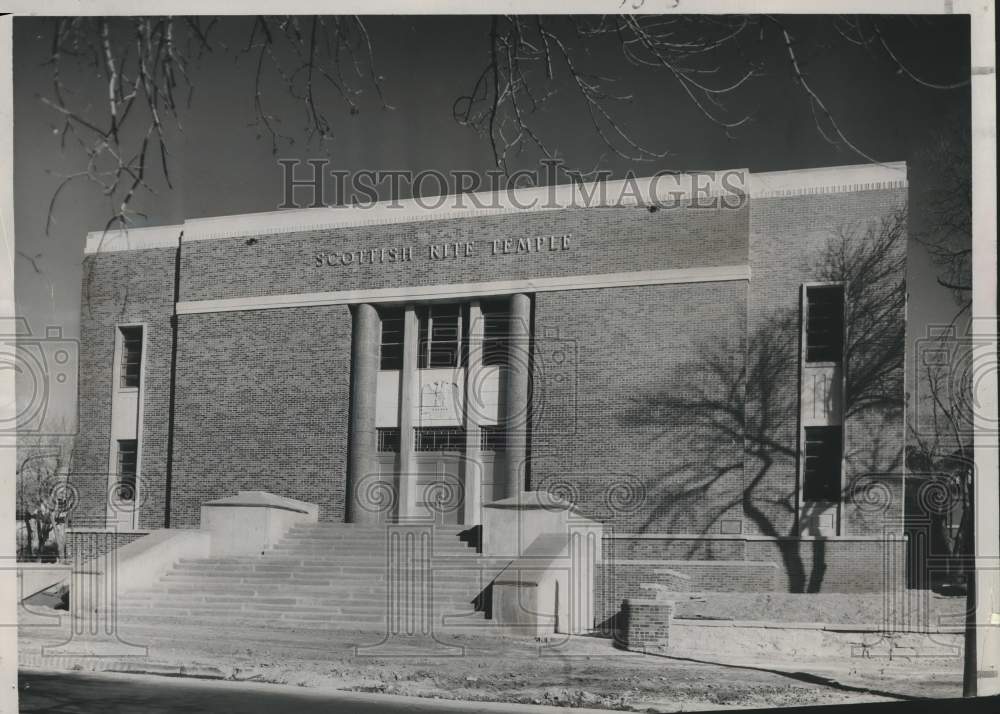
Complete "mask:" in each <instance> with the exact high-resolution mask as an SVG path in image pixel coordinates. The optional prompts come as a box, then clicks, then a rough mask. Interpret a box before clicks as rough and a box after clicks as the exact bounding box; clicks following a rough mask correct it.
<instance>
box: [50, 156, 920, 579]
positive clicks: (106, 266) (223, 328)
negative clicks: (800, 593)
mask: <svg viewBox="0 0 1000 714" xmlns="http://www.w3.org/2000/svg"><path fill="white" fill-rule="evenodd" d="M706 176H707V175H701V177H700V178H699V177H698V175H693V176H688V175H684V176H679V177H678V176H674V177H667V178H665V179H663V180H658V179H657V178H655V177H654V178H653V179H644V180H641V181H634V182H632V183H631V185H629V184H628V182H624V183H623V182H618V183H609V184H606V185H605V188H606V189H607V195H606V196H605V195H603V194H602V195H598V196H597V197H596V198H595V197H593V196H591V197H590V199H589V200H588V201H586V202H585V203H586V205H583V203H584V202H582V201H580V200H579V199H580V198H581V196H584V195H586V194H589V193H593V192H594V189H595V187H594V186H586V187H576V188H575V189H574V188H571V187H562V188H560V189H558V190H555V191H554V192H552V191H549V190H548V189H537V190H523V191H518V192H515V195H514V199H511V196H507V197H506V198H504V199H502V200H501V202H500V203H499V204H492V203H485V207H482V206H477V205H475V204H473V202H471V201H470V202H466V203H464V205H462V206H456V205H454V204H455V201H446V202H441V205H437V206H435V207H431V208H421V207H419V206H418V205H417V204H416V203H415V202H412V201H411V202H401V203H400V205H399V206H398V207H392V206H389V205H385V204H379V205H378V206H375V207H372V208H368V209H362V208H330V209H325V208H323V209H306V210H294V211H278V212H272V213H263V214H252V215H241V216H226V217H218V218H204V219H194V220H188V221H185V222H184V223H183V224H182V225H176V226H163V227H156V228H143V229H136V230H130V231H128V232H127V233H126V234H117V233H109V234H102V233H92V234H90V235H89V236H88V237H87V246H86V256H85V280H84V286H83V293H84V295H83V308H82V317H81V321H82V322H81V345H80V355H81V367H80V385H81V386H80V400H79V423H80V434H79V438H78V442H77V445H76V450H75V454H74V470H75V472H74V475H73V482H74V484H75V488H76V489H77V492H78V494H79V503H78V505H77V507H76V509H75V511H74V514H73V517H72V525H73V527H74V533H75V535H76V537H77V539H78V541H77V542H80V541H79V539H80V538H82V537H83V535H84V534H86V532H87V531H89V530H98V531H100V530H105V529H108V528H112V529H114V530H116V531H117V533H118V535H117V536H116V537H117V538H118V539H119V541H118V542H127V541H128V540H130V539H131V538H134V537H137V536H138V535H139V534H141V533H144V532H148V531H149V530H150V529H156V528H164V527H171V528H185V527H194V526H197V524H198V514H199V508H200V505H201V504H202V503H204V502H206V501H209V500H212V499H216V498H220V497H224V496H227V495H231V494H234V493H236V492H237V491H240V490H264V491H270V492H272V493H275V494H278V495H282V496H287V497H291V498H295V499H299V500H302V501H308V502H310V503H315V504H317V505H318V506H319V518H320V520H321V521H323V520H325V521H343V520H345V519H346V520H349V521H356V522H373V521H381V520H385V521H392V520H397V519H417V520H419V519H428V520H436V521H438V522H444V523H451V524H464V525H467V526H469V527H470V528H471V527H473V526H475V525H477V524H479V523H480V513H481V508H482V506H483V504H486V503H490V502H492V501H495V500H497V499H501V498H504V497H508V496H511V495H514V494H516V493H518V492H520V491H522V490H525V489H528V490H542V491H548V492H551V493H554V494H556V495H558V496H560V497H562V498H564V499H567V500H569V501H572V502H573V503H574V504H576V506H577V508H578V509H580V511H581V512H583V513H584V514H586V515H587V516H588V517H590V518H593V519H595V520H599V521H602V522H603V523H604V524H605V553H606V556H607V557H608V558H610V559H611V560H614V561H617V562H618V564H619V566H620V569H619V570H618V573H619V574H620V577H621V578H623V579H629V578H632V579H641V578H642V577H645V576H646V575H647V573H648V570H649V569H650V568H653V567H657V566H658V564H662V563H663V562H665V561H677V560H687V561H691V562H693V563H706V562H708V561H716V567H714V569H713V570H712V573H713V574H712V575H711V578H715V579H716V580H717V581H719V587H721V588H723V589H724V588H725V581H727V580H730V579H734V578H735V579H737V580H738V579H739V578H744V580H745V582H750V583H752V582H753V579H754V578H759V577H761V575H760V568H759V567H757V566H758V565H759V564H760V563H771V564H773V573H772V572H771V571H767V572H766V573H765V575H766V577H768V578H773V579H774V583H776V585H775V587H777V588H778V589H785V588H787V589H791V590H866V589H867V590H875V589H880V588H882V587H883V586H884V580H885V578H886V577H897V571H896V570H895V568H896V567H897V565H899V566H901V563H902V552H903V545H902V540H901V533H902V519H903V514H902V507H903V506H902V502H903V499H902V493H903V491H902V451H903V442H904V427H903V424H904V420H903V383H902V374H903V354H902V349H903V340H902V337H903V330H904V326H905V292H904V287H903V279H904V273H905V250H906V246H905V242H906V234H905V222H904V220H903V218H904V217H905V207H906V201H907V181H906V168H905V165H904V164H888V165H865V166H844V167H833V168H822V169H811V170H800V171H782V172H774V173H762V174H751V173H749V172H747V171H732V172H717V173H716V174H714V175H711V176H708V178H706ZM699 180H700V181H703V182H704V185H699V184H698V181H699ZM599 193H600V192H599ZM553 197H555V199H556V200H552V199H553ZM573 197H576V199H578V200H576V201H574V200H573ZM534 199H542V200H539V201H537V202H536V203H535V204H534V205H531V206H527V207H526V205H525V204H530V203H531V202H532V200H534ZM515 203H516V205H515ZM72 535H73V534H71V539H70V542H72ZM727 564H728V565H727ZM741 564H743V565H741ZM887 564H888V566H887ZM730 566H731V567H730ZM616 577H618V576H616ZM746 579H749V580H746ZM748 587H752V584H751V585H750V586H748Z"/></svg>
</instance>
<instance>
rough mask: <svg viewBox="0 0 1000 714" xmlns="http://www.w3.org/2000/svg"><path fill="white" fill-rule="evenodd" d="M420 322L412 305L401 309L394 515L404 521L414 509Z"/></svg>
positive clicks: (414, 511)
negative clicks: (397, 451)
mask: <svg viewBox="0 0 1000 714" xmlns="http://www.w3.org/2000/svg"><path fill="white" fill-rule="evenodd" d="M419 331H420V325H419V321H418V320H417V312H416V309H415V308H414V307H413V305H407V306H406V309H405V311H404V313H403V369H402V370H401V371H400V373H399V468H398V470H397V481H396V495H397V501H396V502H397V511H396V518H397V520H398V521H400V522H405V521H407V520H410V519H411V518H413V516H414V515H415V514H416V510H417V468H416V457H415V451H416V450H415V446H414V439H413V428H414V426H416V424H415V423H414V417H415V416H416V413H417V405H418V403H419V399H420V393H419V390H420V384H419V382H418V379H417V376H418V375H417V355H418V349H419V346H418V340H419Z"/></svg>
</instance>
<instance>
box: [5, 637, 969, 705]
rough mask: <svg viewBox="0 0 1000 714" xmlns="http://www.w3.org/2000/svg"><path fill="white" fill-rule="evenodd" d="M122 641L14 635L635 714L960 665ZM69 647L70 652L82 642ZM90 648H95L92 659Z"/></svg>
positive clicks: (344, 685) (29, 650)
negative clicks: (634, 713) (108, 643)
mask: <svg viewBox="0 0 1000 714" xmlns="http://www.w3.org/2000/svg"><path fill="white" fill-rule="evenodd" d="M119 634H120V637H121V639H122V640H125V641H127V642H129V643H132V644H134V645H138V646H141V647H143V648H145V649H144V650H142V651H141V652H144V653H145V654H144V655H142V654H141V653H140V656H132V657H114V656H112V657H89V658H67V657H51V656H49V657H43V656H42V647H43V646H44V645H49V646H52V645H55V644H57V643H59V642H60V641H61V640H62V639H65V638H66V635H67V632H66V631H64V630H60V629H59V628H39V627H35V626H29V627H23V628H21V633H20V642H19V649H20V652H21V658H22V665H24V666H28V667H35V668H43V669H44V668H49V669H79V670H99V669H103V670H114V671H133V672H159V673H162V674H188V675H191V676H202V677H215V678H223V679H232V680H246V681H261V682H274V683H279V684H288V685H293V686H300V687H317V686H327V687H330V686H332V687H336V688H339V689H344V690H350V691H367V692H382V693H386V694H407V695H413V696H423V697H440V698H446V699H464V700H488V701H506V702H515V703H524V704H528V703H535V704H556V705H563V706H587V707H598V708H607V709H614V710H623V711H644V712H658V711H671V712H672V711H684V710H692V709H710V708H731V707H766V706H802V705H819V704H839V703H858V702H866V701H885V700H898V699H908V698H913V697H949V696H957V695H959V694H960V692H961V672H960V668H959V664H960V663H958V662H954V661H950V660H944V661H942V660H917V661H912V662H900V661H895V662H887V661H879V660H842V661H835V660H824V659H821V658H817V659H816V660H815V661H811V662H809V663H802V662H794V661H790V662H785V663H778V662H775V661H774V660H769V661H767V662H763V661H752V660H745V661H736V660H732V659H730V660H725V661H721V660H707V659H702V658H697V657H685V656H683V655H682V654H678V655H677V656H671V657H666V656H654V655H640V654H635V653H631V652H625V651H622V650H619V649H616V648H615V647H614V646H613V644H612V642H611V641H610V640H607V639H602V638H596V637H576V638H567V639H560V640H554V641H550V642H548V643H539V642H535V641H529V640H515V639H500V638H494V637H480V638H472V637H459V636H450V637H442V638H439V639H433V638H419V637H404V638H396V639H390V640H386V641H381V638H380V636H379V635H378V633H371V632H368V633H359V632H333V633H331V632H320V631H296V630H274V629H261V630H258V631H249V630H246V629H243V630H240V631H239V632H233V631H230V630H225V629H219V630H214V629H205V628H191V629H185V628H178V627H172V628H170V629H169V631H165V630H164V629H162V628H160V629H153V628H142V627H137V626H133V627H130V628H128V629H125V630H122V631H121V632H120V633H119ZM73 644H74V648H75V649H76V650H77V651H79V646H82V645H81V641H80V640H79V639H77V640H76V641H75V642H74V643H73ZM99 645H100V643H95V644H94V651H95V652H96V651H100V649H101V648H100V646H99ZM57 651H58V650H57ZM136 652H140V651H139V650H136Z"/></svg>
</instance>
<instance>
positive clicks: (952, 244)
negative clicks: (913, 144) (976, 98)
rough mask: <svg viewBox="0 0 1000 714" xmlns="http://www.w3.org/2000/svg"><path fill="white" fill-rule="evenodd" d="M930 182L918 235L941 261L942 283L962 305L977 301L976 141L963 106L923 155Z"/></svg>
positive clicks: (961, 309)
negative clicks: (974, 273)
mask: <svg viewBox="0 0 1000 714" xmlns="http://www.w3.org/2000/svg"><path fill="white" fill-rule="evenodd" d="M920 159H921V161H922V163H924V164H926V170H927V171H928V173H929V174H931V175H932V176H930V177H929V179H928V181H927V185H928V186H929V188H928V189H926V190H925V191H924V192H923V194H922V195H921V200H922V202H923V203H924V207H923V208H924V211H925V213H926V220H925V222H924V224H925V225H924V228H923V230H922V232H921V233H920V234H919V235H918V236H917V238H918V239H919V240H920V242H921V244H922V245H923V246H924V248H925V249H926V250H927V252H928V253H929V254H930V256H931V260H933V261H934V263H935V264H936V265H937V266H938V269H939V273H938V277H937V282H938V284H939V285H941V286H942V287H945V288H948V289H949V290H951V291H952V295H953V296H954V298H955V302H956V304H957V305H958V306H959V309H958V311H957V313H956V315H955V317H956V319H957V318H958V317H959V316H961V315H962V314H963V313H964V312H965V311H966V310H968V309H969V308H970V307H971V305H972V143H971V131H970V117H969V114H968V111H966V110H965V109H964V108H963V109H962V110H961V111H958V112H956V113H955V115H954V117H953V120H952V121H951V122H949V125H948V127H947V128H946V129H945V130H944V131H941V132H939V133H938V134H937V135H936V136H934V137H932V139H931V142H930V145H929V148H928V150H927V151H926V152H924V154H923V156H921V157H920Z"/></svg>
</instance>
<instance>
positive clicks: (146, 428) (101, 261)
mask: <svg viewBox="0 0 1000 714" xmlns="http://www.w3.org/2000/svg"><path fill="white" fill-rule="evenodd" d="M175 260H176V250H174V249H172V248H156V249H151V250H133V251H122V252H112V253H103V254H98V255H96V256H93V255H92V256H88V257H87V258H86V259H85V260H84V271H83V274H84V282H83V298H82V306H81V313H80V372H79V402H78V409H79V436H78V437H77V440H76V443H75V445H74V451H73V470H72V473H71V474H70V481H71V483H72V485H73V487H74V488H75V489H76V492H77V493H78V494H79V501H78V503H77V506H76V507H75V508H74V509H73V511H72V512H71V513H70V514H69V523H70V525H71V526H97V527H103V526H104V522H105V514H106V511H107V506H106V504H107V497H108V490H109V486H110V484H109V480H108V472H109V456H110V444H111V441H110V440H111V399H112V391H113V385H112V383H111V377H112V366H113V365H112V362H113V360H114V349H115V332H116V329H117V327H116V326H117V325H119V324H123V323H140V322H141V323H145V325H146V327H145V339H146V354H145V356H144V360H145V375H144V379H145V382H144V384H143V387H144V390H145V394H144V396H143V399H144V403H145V410H144V423H143V425H142V428H143V443H142V463H141V464H140V473H141V476H140V479H141V480H140V489H139V499H140V502H141V507H140V524H139V525H140V527H142V528H156V527H161V526H162V525H163V522H164V513H165V509H166V501H165V496H166V466H167V424H168V411H169V399H170V356H171V346H172V343H173V335H172V329H171V324H170V316H171V314H172V313H173V298H174V268H175Z"/></svg>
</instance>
